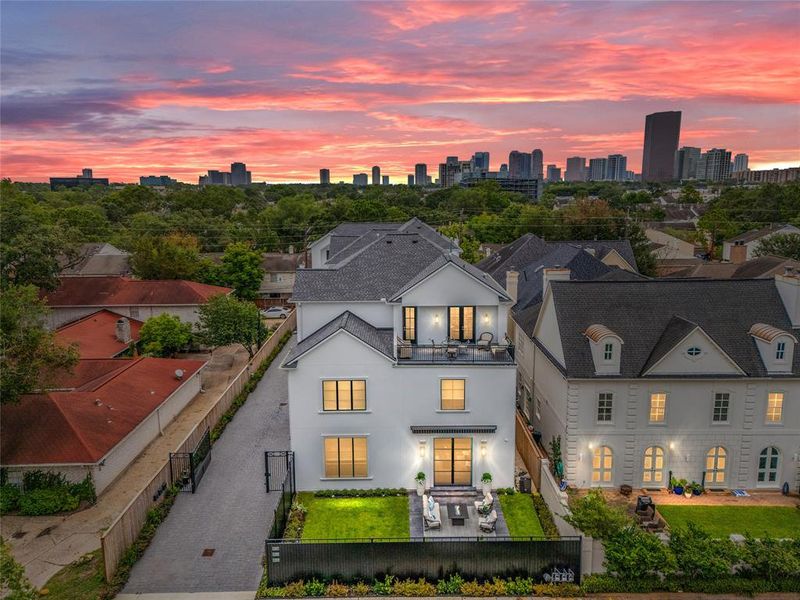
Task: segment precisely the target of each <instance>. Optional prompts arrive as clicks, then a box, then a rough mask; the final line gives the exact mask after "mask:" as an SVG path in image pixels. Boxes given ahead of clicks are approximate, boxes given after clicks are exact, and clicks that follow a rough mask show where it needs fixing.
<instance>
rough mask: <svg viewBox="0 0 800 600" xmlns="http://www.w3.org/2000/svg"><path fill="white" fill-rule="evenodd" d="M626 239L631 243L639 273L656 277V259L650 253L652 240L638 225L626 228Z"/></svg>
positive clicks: (632, 224) (628, 225)
mask: <svg viewBox="0 0 800 600" xmlns="http://www.w3.org/2000/svg"><path fill="white" fill-rule="evenodd" d="M625 229H626V231H625V238H626V239H627V240H628V241H629V242H630V244H631V248H632V249H633V256H634V258H635V259H636V266H637V267H638V268H639V273H641V274H642V275H647V276H648V277H654V276H655V275H656V257H655V256H653V253H652V252H651V251H650V240H649V239H647V236H646V235H645V233H644V230H643V229H642V227H641V226H640V225H639V224H638V223H628V224H627V225H626V227H625Z"/></svg>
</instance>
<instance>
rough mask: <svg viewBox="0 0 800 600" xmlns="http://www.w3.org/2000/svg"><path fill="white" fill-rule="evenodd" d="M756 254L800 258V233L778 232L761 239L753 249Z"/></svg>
mask: <svg viewBox="0 0 800 600" xmlns="http://www.w3.org/2000/svg"><path fill="white" fill-rule="evenodd" d="M753 254H755V255H756V256H767V255H769V254H772V255H775V256H782V257H783V258H791V259H794V260H800V234H797V233H777V234H775V235H771V236H769V237H766V238H763V239H761V240H760V241H759V242H758V244H756V248H755V250H754V251H753Z"/></svg>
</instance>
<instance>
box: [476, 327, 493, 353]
mask: <svg viewBox="0 0 800 600" xmlns="http://www.w3.org/2000/svg"><path fill="white" fill-rule="evenodd" d="M493 339H494V334H493V333H492V332H490V331H484V332H483V333H482V334H481V335H480V336H479V337H478V341H477V342H476V344H475V345H476V346H477V347H478V349H480V350H488V349H489V344H491V343H492V340H493Z"/></svg>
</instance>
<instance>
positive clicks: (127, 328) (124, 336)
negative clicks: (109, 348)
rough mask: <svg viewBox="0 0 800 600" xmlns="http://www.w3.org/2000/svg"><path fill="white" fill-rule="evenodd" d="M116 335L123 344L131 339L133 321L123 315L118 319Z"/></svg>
mask: <svg viewBox="0 0 800 600" xmlns="http://www.w3.org/2000/svg"><path fill="white" fill-rule="evenodd" d="M116 335H117V340H119V341H120V342H122V343H123V344H127V343H129V342H130V341H131V322H130V321H129V320H128V319H127V318H125V317H121V318H120V319H117V327H116Z"/></svg>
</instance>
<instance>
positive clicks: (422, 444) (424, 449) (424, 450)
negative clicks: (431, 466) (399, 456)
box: [419, 440, 428, 458]
mask: <svg viewBox="0 0 800 600" xmlns="http://www.w3.org/2000/svg"><path fill="white" fill-rule="evenodd" d="M427 447H428V442H426V441H425V440H422V441H421V442H420V443H419V457H420V458H425V454H427Z"/></svg>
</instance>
